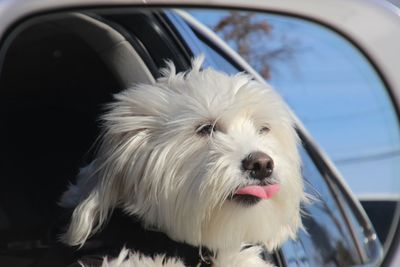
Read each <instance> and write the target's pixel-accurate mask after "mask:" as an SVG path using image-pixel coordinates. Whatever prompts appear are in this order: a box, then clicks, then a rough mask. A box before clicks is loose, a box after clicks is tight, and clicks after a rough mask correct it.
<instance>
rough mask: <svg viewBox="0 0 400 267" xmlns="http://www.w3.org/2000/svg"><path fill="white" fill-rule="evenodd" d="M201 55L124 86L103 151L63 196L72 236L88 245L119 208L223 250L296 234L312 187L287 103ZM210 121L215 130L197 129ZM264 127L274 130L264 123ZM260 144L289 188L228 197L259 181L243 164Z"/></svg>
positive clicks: (68, 237) (107, 122)
mask: <svg viewBox="0 0 400 267" xmlns="http://www.w3.org/2000/svg"><path fill="white" fill-rule="evenodd" d="M201 64H202V59H201V58H199V59H196V60H194V62H193V66H192V69H191V70H190V71H188V72H186V73H176V72H175V67H174V65H173V64H172V63H169V64H168V68H166V69H165V70H163V77H162V78H160V79H158V80H157V82H156V83H155V84H151V85H150V84H141V85H137V86H135V87H133V88H130V89H127V90H125V91H123V92H121V93H119V94H117V95H115V101H114V102H113V103H111V104H110V105H109V106H108V111H107V112H106V113H105V115H103V116H102V123H103V126H104V131H103V135H102V138H101V140H102V142H101V144H100V149H99V151H98V153H97V157H96V159H95V160H94V161H93V162H92V163H91V164H90V165H89V166H87V167H85V168H83V169H82V170H81V172H80V174H79V177H78V181H77V184H76V185H71V187H70V188H69V190H68V191H67V192H66V193H65V194H64V195H63V197H62V201H61V203H62V205H63V206H65V207H74V212H73V216H72V220H71V223H70V225H69V228H68V230H67V232H66V233H65V234H64V235H63V237H62V240H63V241H64V242H65V243H67V244H69V245H74V246H75V245H78V246H79V245H82V244H83V243H84V242H85V240H86V239H87V238H88V237H89V236H90V235H92V234H93V233H95V232H96V231H98V230H99V229H100V228H101V227H102V226H103V225H104V223H105V222H106V221H107V219H108V218H109V216H110V214H111V213H112V211H113V209H114V208H116V207H120V208H122V209H123V210H124V211H126V212H127V213H129V214H134V215H136V216H138V217H139V218H141V219H142V220H143V222H144V224H145V226H146V227H148V228H156V229H157V230H159V231H162V232H164V233H166V234H167V235H168V236H169V237H170V238H172V239H174V240H176V241H182V242H186V243H189V244H191V245H194V246H206V247H208V248H210V249H212V250H215V251H219V252H220V253H223V251H231V250H235V249H236V250H237V251H239V248H240V246H241V244H242V243H243V242H246V243H262V244H264V245H265V246H266V247H267V248H268V249H270V250H272V249H274V248H276V247H277V246H279V245H280V244H281V243H282V242H283V241H285V240H287V239H288V238H294V237H295V234H296V231H297V229H298V228H299V227H301V219H300V202H301V200H302V199H303V198H304V194H303V183H302V179H301V174H300V158H299V154H298V151H297V143H298V138H297V135H296V132H295V130H294V128H293V121H292V119H291V116H290V115H289V112H288V110H287V107H286V106H285V104H283V102H282V100H281V98H280V97H279V96H278V95H277V94H276V93H275V92H274V91H273V90H272V89H271V88H269V87H268V86H266V85H264V84H261V83H259V82H257V81H254V80H252V78H251V77H250V76H248V75H246V74H244V73H239V74H237V75H234V76H230V75H227V74H225V73H222V72H219V71H216V70H214V69H211V68H208V69H204V70H201ZM208 123H211V124H214V125H215V126H216V131H215V132H213V133H212V134H211V135H210V136H199V135H198V134H196V129H197V128H198V127H199V125H202V124H208ZM265 126H268V127H269V129H270V131H269V132H268V133H265V132H260V129H261V128H262V127H265ZM254 151H262V152H264V153H266V154H268V155H269V156H270V157H271V158H272V159H273V160H274V163H275V168H274V172H273V175H272V176H273V179H274V180H275V181H277V182H279V183H280V185H281V189H280V191H279V193H278V194H277V195H276V196H275V197H273V198H272V199H268V200H262V201H261V202H259V203H258V204H256V205H253V206H246V205H241V204H240V203H237V202H235V201H232V200H229V196H230V195H231V194H233V192H235V190H236V189H237V188H239V187H243V186H245V185H249V184H252V183H254V181H252V180H251V179H248V177H246V175H244V173H243V171H242V169H241V161H242V160H243V159H244V158H245V157H246V156H247V155H248V154H249V153H251V152H254ZM246 253H247V252H246ZM132 255H134V254H132ZM221 255H222V254H221ZM239 255H240V254H239ZM227 257H233V258H234V257H239V256H238V255H231V256H227ZM133 259H134V260H133ZM219 260H221V258H220V259H219ZM132 261H134V262H136V261H137V257H136V256H132ZM155 261H157V259H156V260H155ZM105 264H106V263H105ZM171 264H172V263H171ZM174 264H175V263H174ZM176 264H178V263H176ZM221 264H222V263H221ZM221 264H216V266H223V265H221ZM155 265H156V266H158V265H157V264H155ZM104 266H108V265H104ZM120 266H127V265H123V264H122V265H120ZM129 266H131V265H129ZM133 266H136V265H133ZM140 266H147V265H145V264H142V265H140ZM168 266H175V265H168ZM176 266H180V265H176ZM225 266H231V265H225ZM232 266H233V265H232ZM234 266H250V265H246V264H239V265H234ZM256 266H266V265H257V264H256Z"/></svg>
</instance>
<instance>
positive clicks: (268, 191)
mask: <svg viewBox="0 0 400 267" xmlns="http://www.w3.org/2000/svg"><path fill="white" fill-rule="evenodd" d="M279 188H280V186H279V184H272V185H265V186H260V185H250V186H246V187H243V188H240V189H239V190H238V191H236V193H235V194H236V195H252V196H255V197H258V198H263V199H268V198H271V197H273V196H274V195H275V194H276V193H278V191H279Z"/></svg>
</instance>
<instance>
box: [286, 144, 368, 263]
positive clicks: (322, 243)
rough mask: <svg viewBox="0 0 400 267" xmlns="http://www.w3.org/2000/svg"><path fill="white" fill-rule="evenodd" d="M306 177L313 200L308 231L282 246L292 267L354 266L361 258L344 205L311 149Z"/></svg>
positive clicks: (306, 218) (307, 213) (308, 211)
mask: <svg viewBox="0 0 400 267" xmlns="http://www.w3.org/2000/svg"><path fill="white" fill-rule="evenodd" d="M301 155H302V162H303V172H302V174H303V177H304V179H305V188H306V192H307V193H308V194H309V195H310V196H311V199H312V200H311V203H309V204H305V205H304V206H303V213H304V216H303V224H304V231H300V232H299V235H298V239H297V240H294V241H288V242H286V243H285V244H284V246H283V247H282V251H283V255H284V260H285V262H286V264H287V266H289V267H295V266H296V267H298V266H354V265H358V264H361V259H360V255H359V253H358V251H357V250H356V244H355V243H354V240H353V239H352V237H351V236H352V234H351V232H350V229H349V227H348V223H347V222H346V220H345V219H344V217H343V213H342V212H341V207H340V206H339V205H338V203H337V202H336V201H335V199H334V198H333V196H332V191H331V189H330V187H329V185H328V184H327V182H326V181H325V178H324V177H323V176H322V175H321V174H320V172H319V171H318V169H317V168H316V166H315V164H314V163H313V161H312V160H311V158H310V156H309V155H308V154H307V152H306V151H305V150H304V149H302V150H301Z"/></svg>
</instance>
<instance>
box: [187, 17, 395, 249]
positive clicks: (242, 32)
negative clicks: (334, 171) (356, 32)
mask: <svg viewBox="0 0 400 267" xmlns="http://www.w3.org/2000/svg"><path fill="white" fill-rule="evenodd" d="M189 12H190V13H191V14H192V15H193V16H194V17H195V18H197V19H198V20H200V21H202V22H203V23H204V24H206V25H207V26H208V27H210V28H211V29H213V30H214V31H216V32H217V34H219V35H220V37H222V38H223V39H224V40H225V41H226V42H227V43H228V44H229V45H230V46H231V47H232V48H233V49H235V50H236V51H237V52H238V53H239V54H241V55H242V56H243V57H244V58H245V59H246V60H247V61H248V62H249V63H250V64H251V65H252V66H253V67H254V68H255V69H256V70H257V71H259V72H260V74H262V75H263V76H264V78H265V79H266V80H267V81H268V82H269V83H271V84H272V85H273V86H274V87H275V88H276V89H277V90H278V91H279V92H280V93H281V95H282V96H283V97H284V98H285V100H286V101H287V102H288V104H289V105H290V106H291V108H292V109H293V110H294V112H295V113H296V115H297V116H298V117H299V118H300V119H301V121H302V122H303V123H304V125H305V126H306V128H307V129H308V130H309V131H310V133H311V134H312V136H313V137H314V138H315V139H316V141H317V142H318V144H319V145H321V146H322V148H323V149H324V150H325V151H326V152H327V153H328V155H329V156H330V157H331V158H332V159H333V161H334V163H335V165H336V166H337V167H338V169H339V171H340V172H341V173H342V174H343V176H344V178H345V179H346V181H347V183H348V184H349V186H350V187H351V189H352V191H353V192H354V193H355V194H356V196H357V197H358V198H359V199H360V200H361V202H362V203H363V205H364V207H365V209H366V211H367V212H368V213H369V215H370V218H371V220H372V222H373V223H375V225H376V229H377V230H378V234H379V237H380V238H381V240H382V241H385V240H386V238H387V235H388V232H390V231H389V230H390V225H391V224H392V223H393V225H394V226H395V225H397V221H398V218H397V215H396V213H395V207H396V204H397V203H398V201H399V199H400V179H399V177H400V128H399V123H398V117H397V115H396V111H395V109H394V107H393V104H392V101H391V99H390V95H389V94H388V91H387V87H386V85H385V83H384V81H383V80H382V79H381V78H380V76H379V74H378V73H377V71H376V70H375V69H374V67H373V65H372V64H371V63H370V61H369V60H368V58H366V56H365V55H363V54H362V53H361V52H360V50H359V49H358V48H357V47H355V46H354V45H353V44H352V43H350V42H349V41H347V40H346V39H345V38H343V37H342V36H341V35H339V34H338V33H336V32H334V31H333V30H331V29H329V28H327V27H324V26H322V25H319V24H318V23H315V22H310V21H307V20H304V19H300V18H295V17H290V16H286V15H276V14H261V13H253V12H233V11H232V12H228V11H214V12H211V11H209V10H208V11H201V10H190V11H189ZM246 29H247V30H246ZM249 29H252V31H250V30H249ZM379 214H384V215H383V216H379ZM388 239H389V242H390V238H388Z"/></svg>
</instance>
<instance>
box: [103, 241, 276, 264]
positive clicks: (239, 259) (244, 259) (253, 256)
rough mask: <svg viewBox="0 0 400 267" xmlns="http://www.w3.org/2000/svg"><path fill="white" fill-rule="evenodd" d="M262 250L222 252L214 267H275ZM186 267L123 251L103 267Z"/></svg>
mask: <svg viewBox="0 0 400 267" xmlns="http://www.w3.org/2000/svg"><path fill="white" fill-rule="evenodd" d="M261 251H262V248H261V247H259V246H254V247H250V248H247V249H244V250H242V251H240V250H238V251H222V252H221V253H219V255H218V257H217V258H212V259H210V261H211V262H212V266H213V267H249V266H252V267H274V266H273V265H271V264H269V263H267V262H265V261H264V260H263V259H261V258H260V253H261ZM133 266H138V267H139V266H140V267H185V265H184V264H183V262H182V261H180V260H179V259H164V256H163V255H159V256H156V257H155V258H150V257H143V256H142V255H140V254H138V253H132V252H130V251H128V250H127V249H123V250H122V251H121V253H120V255H119V256H118V258H116V259H113V260H111V261H109V260H108V259H107V258H105V259H104V260H103V264H102V266H101V267H133Z"/></svg>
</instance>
